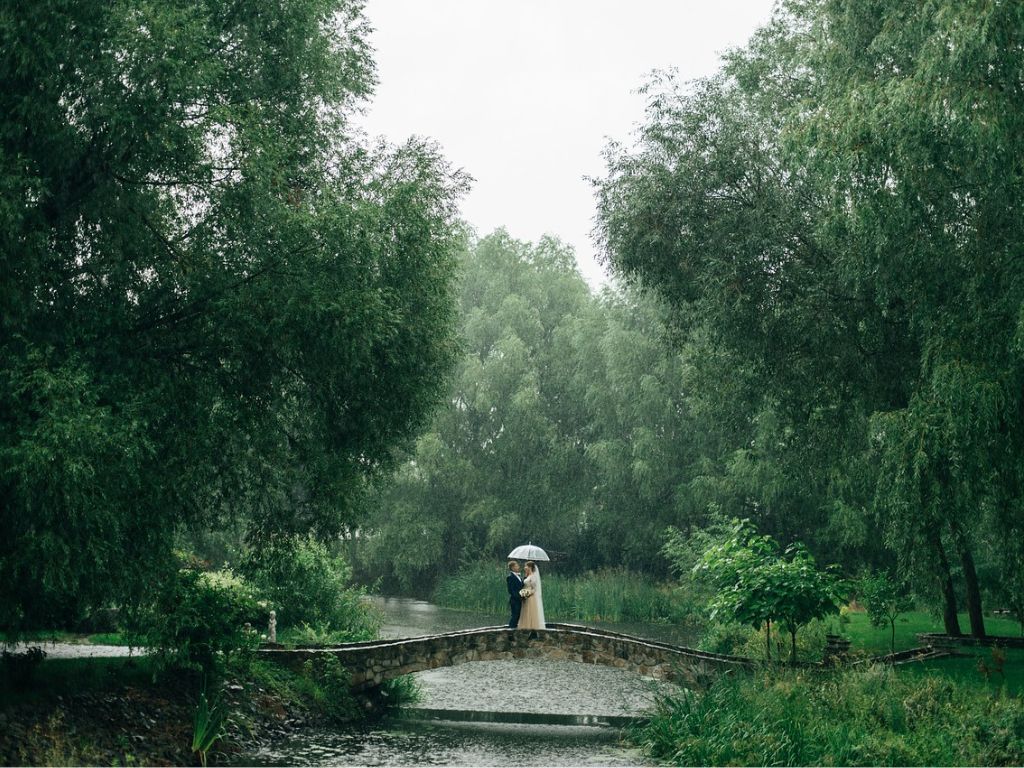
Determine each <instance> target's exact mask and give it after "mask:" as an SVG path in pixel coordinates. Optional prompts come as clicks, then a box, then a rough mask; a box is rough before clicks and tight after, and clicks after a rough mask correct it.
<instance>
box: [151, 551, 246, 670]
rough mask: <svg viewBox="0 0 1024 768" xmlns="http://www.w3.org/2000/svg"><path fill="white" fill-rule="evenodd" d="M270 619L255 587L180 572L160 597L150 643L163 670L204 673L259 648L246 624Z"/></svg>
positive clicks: (225, 575) (226, 575) (225, 577)
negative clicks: (245, 651) (267, 617)
mask: <svg viewBox="0 0 1024 768" xmlns="http://www.w3.org/2000/svg"><path fill="white" fill-rule="evenodd" d="M265 615H266V607H265V604H261V603H260V601H259V600H258V599H257V595H256V593H255V591H254V590H253V589H252V587H251V586H250V585H248V584H246V583H245V581H244V580H242V579H241V578H239V577H238V576H236V575H234V574H232V573H230V572H218V573H201V572H198V571H194V570H191V569H182V570H180V571H178V573H177V575H176V577H175V578H174V579H172V580H171V581H170V582H169V583H167V584H165V585H164V586H163V588H162V589H161V590H160V591H159V592H158V594H157V597H156V600H155V603H154V605H153V610H152V613H151V615H150V616H149V619H148V626H147V629H146V640H147V643H148V644H149V646H150V647H151V648H153V649H154V651H155V652H156V658H157V661H158V664H159V666H161V667H181V668H186V669H202V670H205V671H209V670H213V669H217V668H220V666H221V663H222V662H223V661H226V660H227V659H228V658H229V657H230V656H231V655H232V654H235V653H237V652H239V651H243V650H247V649H252V648H253V647H255V645H256V643H257V642H258V635H257V634H256V632H254V631H248V632H247V631H246V628H245V624H246V622H250V623H251V622H252V621H253V619H254V618H257V619H258V620H261V619H259V618H258V617H261V616H265Z"/></svg>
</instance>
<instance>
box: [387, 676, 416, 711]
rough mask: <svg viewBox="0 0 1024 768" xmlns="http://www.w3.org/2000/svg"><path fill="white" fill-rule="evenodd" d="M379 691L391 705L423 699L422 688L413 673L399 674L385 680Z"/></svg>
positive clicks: (403, 704) (405, 703) (398, 705)
mask: <svg viewBox="0 0 1024 768" xmlns="http://www.w3.org/2000/svg"><path fill="white" fill-rule="evenodd" d="M381 693H382V695H383V696H384V698H385V699H386V700H387V702H388V705H389V706H392V707H401V706H405V705H407V704H416V703H418V702H420V701H422V700H423V690H422V689H421V688H420V686H419V683H417V682H416V678H415V677H414V676H413V675H401V676H400V677H393V678H391V679H390V680H385V681H384V683H383V684H382V685H381Z"/></svg>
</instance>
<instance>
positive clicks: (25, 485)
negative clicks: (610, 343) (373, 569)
mask: <svg viewBox="0 0 1024 768" xmlns="http://www.w3.org/2000/svg"><path fill="white" fill-rule="evenodd" d="M361 11H362V3H361V2H359V1H358V0H308V1H306V2H298V3H287V4H282V5H274V6H266V5H264V4H261V3H248V4H245V3H243V4H238V3H235V2H233V1H232V2H228V1H227V0H201V1H200V2H196V3H177V4H175V3H170V4H168V3H155V4H142V5H140V4H132V3H128V4H118V3H115V4H109V3H79V4H70V5H67V6H62V7H61V8H60V9H59V10H55V9H54V8H53V7H51V6H49V5H47V4H41V5H40V4H37V5H33V6H31V7H25V8H19V9H17V10H16V11H15V9H13V8H11V9H8V10H5V12H4V13H2V14H0V80H2V82H3V83H4V87H3V89H2V92H0V254H2V256H0V286H2V287H0V499H2V503H0V530H2V531H3V536H2V537H0V628H4V629H8V628H16V627H29V628H40V627H48V626H74V624H75V622H76V621H77V620H78V619H79V618H80V617H82V616H83V615H88V614H89V612H91V611H92V610H94V609H97V608H102V607H106V606H109V605H111V604H115V605H117V606H118V607H128V606H132V605H134V606H138V605H140V604H141V603H144V602H145V601H146V600H147V598H148V594H149V592H150V591H151V589H152V587H153V585H154V583H159V582H162V581H165V580H166V581H173V580H174V578H175V577H174V573H175V571H176V570H177V563H176V562H175V561H174V558H173V557H172V554H171V548H172V541H173V539H174V537H175V535H176V534H177V533H178V532H180V531H181V530H182V529H183V528H194V529H196V530H211V529H216V528H218V527H219V526H220V525H221V524H223V523H225V522H226V521H242V526H243V527H244V528H245V530H246V533H247V535H248V537H249V538H250V540H252V541H256V542H258V541H260V540H264V539H270V538H273V537H275V536H277V535H290V534H303V535H304V534H305V533H306V532H308V531H314V532H316V533H317V534H318V535H321V536H323V537H327V536H329V535H332V534H336V533H338V532H340V531H341V530H343V529H345V528H346V527H347V526H348V525H350V524H352V523H353V522H354V521H355V518H356V509H357V505H358V501H359V499H360V498H361V495H362V493H363V492H364V489H365V484H366V483H367V481H368V479H369V478H371V477H373V476H375V475H376V474H378V473H379V472H380V471H381V470H382V468H383V467H385V466H387V465H389V464H390V462H391V461H392V459H393V453H394V451H395V450H396V448H397V447H398V446H399V445H400V444H401V443H402V442H404V441H405V440H407V439H409V438H410V437H411V436H412V435H414V434H416V432H417V431H418V429H419V428H420V427H421V426H423V424H424V422H425V421H426V419H427V418H428V415H429V413H430V411H431V409H432V408H433V406H434V405H435V404H436V403H437V401H438V399H439V398H440V396H441V394H442V392H443V388H444V384H445V374H446V373H447V371H448V370H449V368H450V366H451V364H452V362H453V361H454V360H455V357H456V354H457V347H456V344H455V339H454V331H455V311H456V304H455V297H454V290H453V289H454V283H453V278H454V275H455V267H456V263H455V252H456V251H457V249H458V248H459V247H460V246H461V243H462V239H463V235H462V229H461V226H459V225H458V224H457V221H456V216H457V210H456V206H455V203H456V199H457V197H458V196H459V194H461V191H462V190H463V189H464V188H465V182H466V179H465V177H464V176H462V175H461V174H459V173H457V172H454V171H452V170H451V169H450V168H449V167H448V166H447V164H446V163H445V162H444V160H443V159H442V158H441V157H440V156H439V153H438V151H437V148H436V147H434V146H432V145H430V144H427V143H425V142H422V141H417V140H413V141H410V142H408V143H407V144H405V145H404V146H401V147H397V148H395V147H387V146H384V145H376V146H372V147H371V146H366V145H364V143H363V141H362V139H361V137H360V135H359V134H358V133H357V132H355V131H354V130H352V128H351V122H350V121H351V116H352V115H353V113H354V111H355V110H357V109H358V108H359V107H360V103H361V102H362V101H363V100H364V99H365V98H366V97H367V96H368V95H369V93H370V91H371V88H372V86H373V84H374V81H375V74H374V68H373V63H372V60H371V58H370V47H369V45H368V43H367V35H368V34H369V30H368V26H367V24H366V21H365V19H364V18H363V16H362V13H361ZM27 127H30V129H29V128H27Z"/></svg>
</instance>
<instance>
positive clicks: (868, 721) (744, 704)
mask: <svg viewBox="0 0 1024 768" xmlns="http://www.w3.org/2000/svg"><path fill="white" fill-rule="evenodd" d="M634 738H635V740H636V741H637V742H638V743H639V744H640V745H641V746H642V747H643V748H644V750H645V751H646V752H647V753H648V754H649V755H650V756H651V757H653V758H654V759H655V760H658V761H659V762H665V763H669V764H673V765H1006V764H1009V765H1012V764H1017V763H1020V762H1021V760H1022V759H1024V702H1022V700H1021V699H1020V698H1017V697H1011V696H1006V695H996V696H992V695H991V694H989V693H988V692H987V691H981V690H977V689H974V688H972V687H969V686H963V685H958V684H956V683H954V682H952V681H950V680H948V679H944V678H943V677H941V676H939V675H936V674H934V673H931V674H926V675H923V676H920V677H917V676H903V675H900V674H898V673H896V672H892V671H889V670H886V669H882V668H878V667H872V668H869V669H867V670H861V671H849V672H841V673H806V672H805V673H797V672H784V671H780V670H778V669H773V670H770V671H768V670H766V671H762V672H758V673H757V674H756V675H754V676H752V677H747V676H727V677H722V678H720V679H719V680H718V681H717V682H715V683H714V684H713V685H712V686H711V688H710V690H708V691H707V692H706V693H704V694H693V693H691V692H684V693H683V694H680V695H679V696H675V697H670V698H667V699H665V700H663V701H662V702H661V703H660V704H659V707H658V711H657V713H656V714H655V715H654V716H653V717H652V718H651V720H650V722H649V723H648V724H647V725H645V726H643V727H642V728H640V729H638V730H637V731H636V732H635V733H634Z"/></svg>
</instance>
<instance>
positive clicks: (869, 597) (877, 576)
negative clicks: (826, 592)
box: [854, 571, 913, 652]
mask: <svg viewBox="0 0 1024 768" xmlns="http://www.w3.org/2000/svg"><path fill="white" fill-rule="evenodd" d="M854 588H855V589H856V592H857V599H858V600H859V602H860V603H862V604H863V605H864V607H865V608H866V609H867V611H868V618H869V619H870V620H871V624H872V626H875V627H882V626H886V625H888V626H889V628H890V630H891V634H890V639H889V650H890V651H892V652H895V650H896V619H898V618H899V616H900V614H902V613H905V612H906V611H909V610H910V609H911V608H913V600H912V599H911V597H910V596H909V595H907V594H906V593H905V590H904V588H903V586H902V585H901V584H899V583H897V582H895V581H893V579H892V578H891V577H890V576H889V574H887V573H885V572H884V571H879V572H877V573H871V572H869V571H868V572H864V573H863V574H861V576H860V578H858V579H857V581H856V583H855V584H854Z"/></svg>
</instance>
